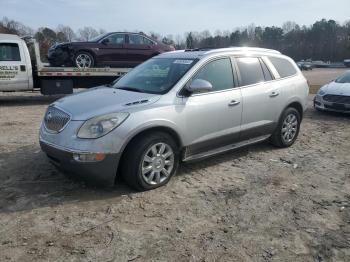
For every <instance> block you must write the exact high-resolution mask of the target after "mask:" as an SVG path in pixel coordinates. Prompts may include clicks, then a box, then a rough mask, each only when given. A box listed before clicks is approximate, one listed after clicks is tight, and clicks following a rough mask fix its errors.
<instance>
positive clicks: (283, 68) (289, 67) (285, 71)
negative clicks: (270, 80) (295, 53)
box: [269, 57, 297, 78]
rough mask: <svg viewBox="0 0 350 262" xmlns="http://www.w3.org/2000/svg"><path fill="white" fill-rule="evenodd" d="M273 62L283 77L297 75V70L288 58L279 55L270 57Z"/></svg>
mask: <svg viewBox="0 0 350 262" xmlns="http://www.w3.org/2000/svg"><path fill="white" fill-rule="evenodd" d="M269 59H270V61H271V63H272V64H273V65H274V67H275V68H276V70H277V72H278V74H279V75H280V77H281V78H283V77H288V76H292V75H295V74H296V73H297V70H296V69H295V67H294V66H293V64H292V63H291V62H289V61H288V60H287V59H284V58H279V57H269Z"/></svg>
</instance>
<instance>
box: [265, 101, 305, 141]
mask: <svg viewBox="0 0 350 262" xmlns="http://www.w3.org/2000/svg"><path fill="white" fill-rule="evenodd" d="M300 123H301V117H300V113H299V112H298V110H296V109H295V108H294V107H289V108H287V109H286V110H284V112H283V113H282V116H281V117H280V120H279V122H278V125H277V128H276V130H275V132H274V133H273V134H272V136H271V138H270V142H271V143H272V144H273V145H275V146H277V147H281V148H283V147H289V146H291V145H293V144H294V142H295V140H296V139H297V137H298V134H299V130H300Z"/></svg>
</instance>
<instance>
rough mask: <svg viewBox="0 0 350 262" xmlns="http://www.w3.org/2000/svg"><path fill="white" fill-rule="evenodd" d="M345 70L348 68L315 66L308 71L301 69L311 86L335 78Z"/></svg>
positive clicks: (322, 83) (319, 84) (320, 84)
mask: <svg viewBox="0 0 350 262" xmlns="http://www.w3.org/2000/svg"><path fill="white" fill-rule="evenodd" d="M347 70H349V68H315V69H313V70H310V71H303V74H304V76H305V77H306V79H307V80H309V84H310V85H311V86H322V85H324V84H326V83H329V82H331V81H332V80H334V79H336V78H337V77H338V76H340V75H341V74H343V73H344V72H345V71H347Z"/></svg>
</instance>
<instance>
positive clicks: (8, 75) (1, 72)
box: [0, 66, 19, 80]
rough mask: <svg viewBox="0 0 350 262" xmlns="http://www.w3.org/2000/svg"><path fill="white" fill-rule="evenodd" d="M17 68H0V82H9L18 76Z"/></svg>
mask: <svg viewBox="0 0 350 262" xmlns="http://www.w3.org/2000/svg"><path fill="white" fill-rule="evenodd" d="M18 69H19V68H18V66H0V80H11V79H14V78H15V77H16V75H18Z"/></svg>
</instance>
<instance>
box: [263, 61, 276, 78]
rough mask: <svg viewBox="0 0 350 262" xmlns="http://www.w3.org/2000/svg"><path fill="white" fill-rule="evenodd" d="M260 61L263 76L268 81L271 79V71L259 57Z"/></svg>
mask: <svg viewBox="0 0 350 262" xmlns="http://www.w3.org/2000/svg"><path fill="white" fill-rule="evenodd" d="M260 63H261V67H262V69H263V72H264V76H265V80H266V81H270V80H272V79H273V78H272V75H271V72H270V70H269V69H268V68H267V66H266V64H265V62H264V61H263V60H261V59H260Z"/></svg>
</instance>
